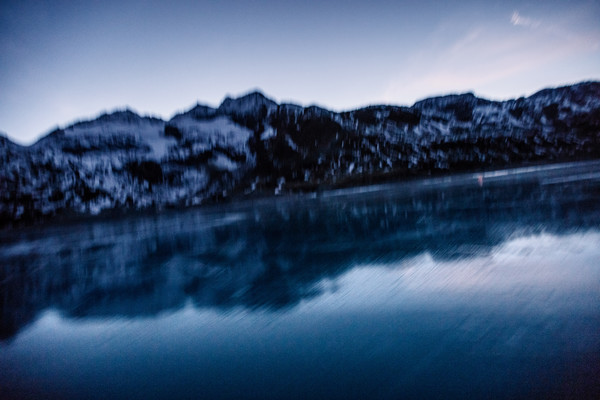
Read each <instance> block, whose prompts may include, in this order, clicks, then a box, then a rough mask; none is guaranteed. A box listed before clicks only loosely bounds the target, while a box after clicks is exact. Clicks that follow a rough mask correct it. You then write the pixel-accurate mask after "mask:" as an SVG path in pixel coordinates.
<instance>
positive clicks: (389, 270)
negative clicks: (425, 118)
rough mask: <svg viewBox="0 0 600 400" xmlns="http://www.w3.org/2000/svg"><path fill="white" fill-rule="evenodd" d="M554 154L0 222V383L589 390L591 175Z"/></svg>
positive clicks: (596, 208) (25, 388) (393, 393)
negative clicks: (526, 163)
mask: <svg viewBox="0 0 600 400" xmlns="http://www.w3.org/2000/svg"><path fill="white" fill-rule="evenodd" d="M591 165H593V166H596V164H591ZM552 171H553V172H552ZM552 171H547V170H546V171H544V170H542V171H530V172H528V173H523V174H515V175H514V176H496V177H493V176H490V177H489V178H488V177H486V178H485V179H483V178H482V177H478V176H476V175H474V176H463V177H460V178H457V179H455V180H444V179H440V180H437V181H428V182H413V183H409V184H403V185H395V186H393V185H392V186H388V187H385V188H381V189H382V190H374V191H367V192H365V193H356V192H352V191H348V192H344V191H341V192H332V193H324V194H323V195H320V196H312V197H311V196H298V197H291V198H280V199H265V200H257V201H255V202H244V203H238V204H231V205H227V206H221V207H213V208H206V209H202V210H191V211H182V212H173V213H166V214H163V215H159V216H145V217H131V218H127V219H124V220H111V221H99V220H94V221H92V222H87V223H71V224H65V225H61V226H53V227H45V228H41V229H40V228H37V229H33V228H31V229H21V230H15V231H12V232H5V233H4V234H3V236H2V245H0V285H1V286H0V288H1V295H0V296H1V303H0V328H1V329H0V334H1V338H2V341H0V365H3V367H2V369H3V370H4V371H7V369H6V366H7V365H8V364H7V363H10V364H11V365H10V366H9V367H12V371H13V372H11V373H5V374H4V377H0V388H4V389H0V390H7V392H6V393H8V394H9V395H12V396H15V397H35V396H37V395H41V396H43V397H48V396H49V397H53V396H54V397H57V398H61V397H65V396H66V397H73V398H78V397H88V396H91V397H98V398H100V397H103V396H104V395H108V396H109V397H119V396H122V397H123V398H126V397H130V396H132V395H134V396H138V397H139V398H145V397H146V395H148V394H149V393H153V395H154V396H158V397H171V396H175V397H190V398H195V397H202V396H206V397H238V396H239V395H243V397H258V398H263V397H273V398H277V397H281V396H284V397H292V398H302V397H304V396H308V397H323V398H332V397H338V398H348V397H358V398H360V397H364V396H367V397H379V398H397V397H398V396H399V395H401V394H403V395H405V396H407V397H440V398H448V397H453V396H454V397H461V396H475V397H488V396H491V397H513V396H517V397H522V396H527V397H536V396H539V397H552V396H553V395H556V396H558V397H561V396H564V395H575V396H579V397H586V396H590V397H593V396H596V395H597V394H598V393H599V392H600V391H599V387H598V382H597V381H596V380H595V379H594V378H593V377H594V375H595V374H597V373H598V372H600V371H599V368H598V365H600V363H599V361H600V356H599V352H600V338H599V335H598V333H597V332H598V331H600V311H599V310H600V266H599V264H600V263H598V260H600V250H599V249H600V232H599V230H598V228H599V227H600V204H599V201H598V200H599V199H600V182H599V181H598V179H597V177H595V175H593V174H592V175H590V174H589V166H588V167H586V166H585V165H584V167H577V166H575V167H573V166H571V167H565V168H564V169H563V170H558V171H557V170H552ZM584 172H588V174H587V175H585V174H584ZM578 176H580V177H582V178H581V179H577V177H578ZM590 176H591V178H590ZM86 329H87V330H86ZM86 332H87V333H86ZM91 332H95V334H92V333H91ZM90 335H91V336H90ZM94 335H95V336H94ZM152 335H155V336H156V337H153V338H152V339H150V338H149V336H152ZM57 336H59V337H61V338H62V339H61V340H62V341H61V342H56V340H57V339H56V337H57ZM94 338H95V339H94ZM111 338H112V339H111ZM107 340H109V341H111V340H112V341H111V342H110V343H111V345H110V346H107V345H106V341H107ZM35 343H37V344H38V345H39V344H40V343H46V344H47V346H46V347H44V349H40V348H39V346H38V345H35ZM58 343H60V344H58ZM78 343H79V344H78ZM82 343H87V344H88V345H89V348H85V345H83V344H82ZM53 346H55V347H53ZM56 346H58V347H56ZM63 346H64V347H63ZM59 348H60V350H59ZM157 348H159V349H162V350H160V351H159V350H157ZM27 349H29V350H27ZM36 349H37V350H36ZM93 349H95V350H93ZM117 350H118V351H117ZM71 353H72V354H74V355H73V357H74V358H77V357H79V359H77V360H73V359H70V358H69V357H70V356H69V354H71ZM36 355H37V356H39V357H42V358H44V357H52V356H54V357H58V359H59V360H62V361H63V362H60V361H56V360H55V359H54V361H52V362H50V364H49V365H52V367H51V368H50V367H48V370H43V368H42V369H41V370H36V368H35V367H34V365H35V364H36V362H35V361H33V360H36ZM82 357H83V358H82ZM85 357H88V358H85ZM144 357H146V358H147V360H146V361H147V362H150V361H153V362H154V364H147V362H146V361H144V362H142V359H144ZM84 359H85V360H86V361H85V362H84V361H83V360H84ZM94 360H95V361H94ZM37 362H41V361H40V360H37ZM46 362H48V360H46ZM124 365H129V367H128V368H125V367H124ZM75 366H79V367H78V368H79V369H78V370H76V369H75ZM38 368H39V365H38ZM133 369H135V371H136V372H132V371H133ZM50 370H51V371H50ZM91 370H95V371H96V373H97V374H99V375H98V376H95V377H94V376H92V375H93V373H92V372H90V371H91ZM27 371H29V372H27ZM81 371H88V372H89V374H92V375H89V376H88V375H86V374H85V373H83V372H81ZM107 371H111V372H107ZM119 371H120V372H119ZM159 371H160V373H159ZM61 373H62V374H65V376H67V375H68V374H71V375H70V376H71V377H75V378H72V379H71V378H70V379H67V378H65V376H63V378H59V377H58V376H59V374H61ZM117 373H120V374H121V375H122V376H128V377H129V378H130V379H129V381H128V382H124V381H122V379H121V380H120V379H117V377H118V375H116V374H117ZM0 375H2V374H0ZM77 376H79V379H77V378H76V377H77ZM103 377H104V378H106V379H107V380H108V382H107V384H108V385H109V387H110V389H107V388H106V387H105V386H103V385H102V384H100V383H102V382H103V379H104V378H103ZM111 377H112V378H111ZM557 377H560V379H557ZM111 379H112V381H111ZM148 379H151V380H154V382H155V383H154V384H153V385H158V386H160V385H161V383H158V382H162V386H160V388H157V387H154V386H152V385H151V386H152V389H149V388H147V391H146V389H141V386H144V384H143V383H142V382H146V381H147V380H148ZM509 384H510V385H509ZM173 385H174V386H176V388H174V387H171V386H173ZM96 386H98V387H96ZM29 390H30V391H29ZM1 394H2V393H1V392H0V395H1Z"/></svg>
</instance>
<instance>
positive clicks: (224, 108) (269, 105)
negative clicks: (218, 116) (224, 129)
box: [218, 90, 277, 115]
mask: <svg viewBox="0 0 600 400" xmlns="http://www.w3.org/2000/svg"><path fill="white" fill-rule="evenodd" d="M263 106H264V107H266V109H267V111H269V110H271V109H274V108H277V103H275V102H274V101H273V100H271V99H269V98H267V97H266V96H265V95H264V94H263V93H262V92H260V91H258V90H255V91H253V92H250V93H248V94H245V95H243V96H240V97H238V98H231V97H229V96H227V97H226V98H225V100H223V102H222V103H221V105H220V106H219V108H218V111H219V112H220V113H223V114H242V115H243V114H250V113H253V112H257V111H259V109H260V108H261V107H263Z"/></svg>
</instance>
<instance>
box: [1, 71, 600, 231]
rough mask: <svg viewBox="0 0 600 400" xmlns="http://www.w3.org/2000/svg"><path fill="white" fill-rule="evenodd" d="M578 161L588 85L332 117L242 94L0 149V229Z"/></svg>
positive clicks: (588, 115) (596, 127) (597, 114)
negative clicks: (58, 218) (67, 217)
mask: <svg viewBox="0 0 600 400" xmlns="http://www.w3.org/2000/svg"><path fill="white" fill-rule="evenodd" d="M590 158H600V82H597V81H589V82H581V83H578V84H575V85H571V86H561V87H558V88H551V89H542V90H540V91H538V92H536V93H534V94H532V95H531V96H529V97H521V98H518V99H511V100H505V101H494V100H488V99H484V98H480V97H477V96H476V95H475V94H473V93H471V92H467V93H461V94H449V95H445V96H437V97H431V98H427V99H423V100H420V101H418V102H415V104H413V106H410V107H408V106H398V105H385V104H383V105H371V106H366V107H362V108H357V109H353V110H349V111H342V112H337V111H331V110H328V109H326V108H322V107H319V106H316V105H310V106H306V107H303V106H300V105H296V104H290V103H282V104H278V103H276V102H275V101H273V100H272V99H270V98H268V97H267V96H265V95H264V94H263V93H262V92H261V91H257V90H254V91H251V92H249V93H246V94H244V95H242V96H239V97H237V98H232V97H226V98H225V99H224V100H223V101H222V103H221V104H220V105H219V106H218V107H217V108H213V107H210V106H207V105H203V104H199V103H198V104H196V105H194V106H192V107H191V108H189V109H188V110H185V111H182V112H179V113H176V114H175V115H173V116H172V117H171V118H170V119H169V120H163V119H161V118H157V117H154V116H142V115H139V114H137V113H136V112H134V111H133V110H131V109H129V108H124V109H118V110H115V111H113V112H110V113H108V112H104V113H103V114H101V115H99V116H98V117H96V118H95V119H90V120H83V121H76V122H74V123H72V124H70V125H68V126H66V127H64V128H58V129H55V130H54V131H52V132H50V133H49V134H47V135H45V136H44V137H42V138H40V139H39V140H38V141H36V142H35V143H33V144H31V145H29V146H21V145H19V144H16V143H14V142H12V141H11V140H10V139H9V138H8V137H6V136H0V191H1V192H2V194H0V220H2V221H4V222H11V221H18V220H30V219H38V218H47V217H52V216H55V215H58V214H63V213H75V214H98V213H100V212H103V211H107V210H115V209H118V210H120V209H145V208H158V209H162V208H165V207H180V206H191V205H199V204H204V203H207V202H213V201H221V200H223V199H225V198H230V197H232V196H233V197H236V196H247V195H256V194H261V193H262V194H268V193H270V194H280V193H284V192H294V191H314V190H321V189H323V188H329V187H339V186H352V185H357V184H368V183H373V182H378V181H381V180H390V181H393V180H399V179H400V180H401V179H406V178H410V177H414V176H422V175H431V174H439V173H452V172H457V171H466V170H481V169H489V168H496V167H501V168H504V167H510V166H517V165H520V164H523V163H531V162H536V163H539V162H558V161H571V160H577V159H590Z"/></svg>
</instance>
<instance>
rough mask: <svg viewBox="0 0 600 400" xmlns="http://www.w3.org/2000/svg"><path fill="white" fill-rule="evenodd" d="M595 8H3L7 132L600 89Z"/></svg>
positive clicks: (221, 4) (403, 4)
mask: <svg viewBox="0 0 600 400" xmlns="http://www.w3.org/2000/svg"><path fill="white" fill-rule="evenodd" d="M598 21H600V2H598V1H597V0H573V1H552V0H546V1H512V0H501V1H487V2H485V1H469V0H468V1H464V0H463V1H452V0H448V1H434V0H426V1H425V0H423V1H415V2H408V1H399V0H397V1H376V0H371V1H358V0H349V1H340V0H331V1H323V2H314V4H310V3H308V2H302V1H298V0H295V1H288V0H265V1H260V0H242V1H216V0H203V1H202V0H198V1H156V0H137V1H125V0H116V1H114V0H102V1H97V0H86V1H67V0H63V1H61V0H54V1H53V0H49V1H39V0H33V1H31V0H15V1H13V0H2V1H1V2H0V131H1V132H5V133H6V134H7V135H8V136H9V137H10V138H11V139H13V140H15V141H17V142H18V143H22V144H30V143H32V142H33V141H34V140H36V139H37V138H39V137H40V136H41V135H42V134H45V133H47V132H48V131H50V130H51V129H53V128H55V127H56V126H57V125H58V126H61V127H63V126H66V125H68V124H69V123H71V122H73V121H74V120H78V119H86V118H92V117H95V116H97V115H98V114H99V113H101V112H102V111H104V110H113V109H115V108H124V107H125V106H128V107H131V108H133V109H134V110H136V111H137V112H139V113H141V114H152V115H157V116H160V117H163V118H170V117H171V116H172V115H173V114H174V113H175V112H177V111H182V110H184V109H187V108H190V107H191V106H193V105H194V104H195V103H196V102H198V101H199V102H200V103H206V104H209V105H214V106H217V105H218V104H219V103H220V102H221V100H222V99H223V98H224V97H225V96H226V95H228V94H229V95H234V96H235V95H239V94H243V93H245V92H248V91H250V90H252V89H256V88H259V89H260V90H262V91H263V92H264V93H265V94H266V95H267V96H270V97H271V98H273V99H275V100H277V101H292V102H296V103H300V104H303V105H308V104H313V103H316V104H319V105H322V106H325V107H328V108H331V109H334V110H345V109H352V108H356V107H359V106H363V105H367V104H374V103H393V104H401V105H412V103H414V102H415V101H416V100H419V99H422V98H424V97H428V96H431V95H437V94H447V93H450V92H465V91H474V92H475V93H476V94H477V95H480V96H483V97H487V98H492V99H506V98H514V97H519V96H521V95H528V94H532V93H533V92H535V91H537V90H538V89H542V88H544V87H552V86H559V85H563V84H569V83H575V82H578V81H582V80H599V79H600V23H598Z"/></svg>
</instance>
